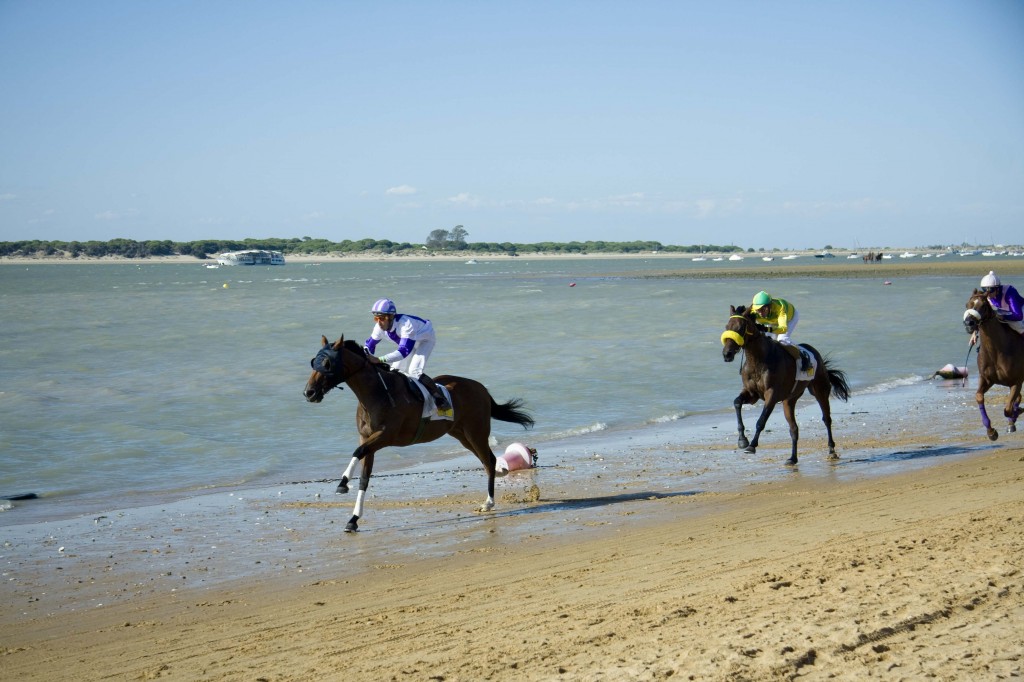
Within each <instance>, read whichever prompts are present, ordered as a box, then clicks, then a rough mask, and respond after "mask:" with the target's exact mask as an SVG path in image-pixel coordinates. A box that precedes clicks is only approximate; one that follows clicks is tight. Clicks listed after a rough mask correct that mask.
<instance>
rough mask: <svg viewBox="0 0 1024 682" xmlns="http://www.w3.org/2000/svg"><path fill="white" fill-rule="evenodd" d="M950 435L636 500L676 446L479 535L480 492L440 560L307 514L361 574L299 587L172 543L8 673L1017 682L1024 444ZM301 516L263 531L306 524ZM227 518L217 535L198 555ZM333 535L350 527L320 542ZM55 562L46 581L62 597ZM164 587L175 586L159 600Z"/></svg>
mask: <svg viewBox="0 0 1024 682" xmlns="http://www.w3.org/2000/svg"><path fill="white" fill-rule="evenodd" d="M906 416H907V421H913V415H906ZM858 418H859V417H858ZM947 421H948V423H947V424H945V425H944V428H943V429H942V431H941V433H939V432H935V433H931V434H930V435H929V433H928V432H927V430H926V429H917V430H916V431H914V430H913V429H912V430H911V431H908V430H907V428H905V427H904V426H902V425H900V424H898V423H896V422H895V421H893V425H892V426H890V427H886V428H879V427H878V425H877V424H872V423H868V425H867V428H865V429H863V430H862V431H860V432H859V433H856V434H853V433H850V426H849V425H847V426H846V427H845V428H844V432H843V434H842V439H841V444H840V451H841V453H844V456H845V457H846V458H847V460H849V458H850V457H856V456H857V455H856V454H855V453H863V452H870V451H876V450H878V449H883V450H888V451H890V452H896V453H905V452H912V451H915V450H916V449H922V448H923V449H924V450H922V451H929V450H928V449H929V448H930V452H932V454H938V453H940V452H942V451H943V450H955V449H957V448H956V447H953V446H954V445H955V444H956V443H958V442H963V443H966V448H960V450H961V451H962V454H961V455H959V456H952V457H935V459H936V460H937V461H938V463H934V464H930V465H928V466H925V467H922V468H917V469H914V470H910V471H907V472H906V473H899V474H894V475H882V476H844V475H836V476H835V477H831V476H828V475H807V474H808V473H810V472H811V471H812V470H819V469H821V468H825V467H826V465H825V464H824V463H823V460H824V457H823V456H822V453H821V452H820V443H815V442H813V441H814V439H815V438H817V439H820V436H815V435H810V434H808V435H805V437H804V438H802V439H801V442H802V443H806V445H805V449H804V450H803V451H804V455H803V457H802V459H801V468H803V469H805V471H804V472H803V473H801V472H799V470H798V471H797V472H794V474H793V475H792V476H788V477H783V478H782V479H776V480H774V481H771V482H755V483H751V484H749V485H743V486H739V487H737V488H736V489H734V490H729V491H718V492H712V491H705V492H700V491H688V490H679V491H675V492H674V493H671V492H663V493H649V492H645V491H652V490H655V489H656V488H657V486H656V485H655V483H656V482H655V481H651V480H646V479H645V476H646V475H647V474H646V473H645V472H646V471H648V465H649V464H650V462H651V460H649V459H645V457H650V458H662V459H664V458H665V457H666V455H667V454H670V453H667V452H666V449H665V448H642V449H640V450H638V454H636V455H634V457H637V459H636V462H635V465H634V466H631V467H629V468H628V469H626V468H624V467H623V468H622V470H620V471H618V472H609V473H608V474H604V475H602V476H594V475H591V474H588V475H585V476H584V475H582V474H581V473H580V472H579V471H577V472H576V474H574V475H569V476H564V477H563V478H562V479H561V483H559V484H557V485H550V484H548V485H542V486H541V491H542V492H540V493H539V494H533V495H531V494H529V493H530V492H531V491H525V490H524V491H523V492H524V494H523V495H521V496H520V497H519V499H516V498H515V497H514V496H513V497H511V498H510V496H509V494H508V493H505V494H504V495H501V494H500V493H499V500H498V512H497V513H494V514H489V515H474V514H472V513H470V512H469V509H470V505H471V504H472V503H474V502H479V494H478V493H479V491H478V489H477V487H478V484H479V482H478V481H474V484H473V486H472V489H471V490H465V491H462V493H458V491H455V492H456V494H455V495H453V496H452V497H451V498H449V497H448V496H447V495H445V496H439V497H438V499H436V500H433V501H432V502H431V501H425V502H422V503H421V504H424V505H429V504H433V505H435V507H436V509H435V510H434V512H433V513H434V514H435V515H437V516H438V518H439V520H438V521H437V522H436V523H438V524H443V525H446V526H448V527H449V529H448V532H447V534H446V535H444V536H443V538H444V543H445V547H444V548H443V549H444V551H442V552H439V553H437V555H436V556H430V555H429V554H419V555H416V554H410V553H408V552H403V551H398V550H399V547H397V546H395V547H387V546H381V545H380V544H379V543H380V540H381V538H383V537H385V535H387V537H391V538H395V537H399V538H404V539H401V540H398V541H397V542H400V543H402V544H403V545H406V546H415V545H416V544H417V543H424V544H426V543H429V542H430V540H429V539H427V540H425V539H423V538H422V537H421V534H420V533H419V532H418V531H419V530H420V529H412V528H409V529H407V530H410V531H416V532H401V531H402V530H403V529H401V528H400V529H399V532H392V533H390V534H386V533H383V532H375V530H374V529H375V528H379V527H380V526H381V524H382V523H383V519H382V514H383V510H384V509H387V505H385V504H384V503H383V502H382V501H381V502H373V503H372V508H373V510H374V511H373V517H372V518H370V517H368V521H367V523H366V524H365V525H364V530H363V532H360V533H358V534H344V533H341V532H340V527H341V524H342V523H343V522H344V519H345V518H346V517H347V513H348V511H349V510H350V506H349V505H351V499H346V501H345V503H344V504H341V503H335V502H327V501H323V502H315V503H308V504H305V505H301V506H303V507H304V509H303V511H309V512H310V513H309V515H307V516H305V517H302V516H301V515H300V516H296V517H294V518H293V519H292V521H291V522H290V524H286V525H288V528H287V529H278V530H276V531H274V532H275V533H285V530H287V533H285V534H286V535H287V534H290V535H289V537H290V538H291V540H290V541H289V542H290V543H291V544H292V546H294V547H295V549H296V551H297V552H298V551H299V550H300V547H301V546H303V545H304V544H305V543H311V544H312V545H314V546H315V547H316V548H317V550H316V555H317V556H320V557H324V556H327V557H330V556H335V557H337V556H343V555H344V554H345V553H346V551H352V552H358V553H359V556H360V557H363V560H362V561H360V562H340V561H336V562H335V563H333V564H332V563H331V562H330V561H326V560H325V561H324V562H322V564H321V565H319V566H313V565H310V566H309V570H307V571H305V572H304V569H303V568H302V566H303V563H305V562H309V561H310V559H309V558H306V557H303V558H302V559H301V561H293V562H291V563H290V564H289V565H288V570H282V571H277V572H276V573H272V574H271V573H269V572H266V573H263V574H258V575H252V576H248V577H243V578H239V579H236V580H233V581H229V582H226V583H216V584H212V585H211V586H208V587H204V588H201V589H200V588H196V587H195V586H194V584H193V582H190V581H186V580H183V578H185V577H186V576H185V575H181V576H179V575H177V571H179V570H182V571H184V570H187V569H182V568H181V567H182V566H183V565H185V564H189V560H188V558H189V557H191V567H193V568H195V569H196V570H200V567H201V565H202V558H203V556H204V552H205V553H209V552H211V551H212V550H210V549H209V547H208V545H207V546H204V545H203V543H204V542H206V543H209V542H211V540H210V539H208V538H207V536H206V535H204V536H203V538H204V539H196V540H194V541H189V542H180V543H179V545H180V546H176V547H174V548H171V549H170V550H165V551H167V552H168V554H169V555H170V556H168V557H165V558H164V560H165V561H167V562H169V563H167V564H166V565H165V566H171V568H170V570H166V574H167V575H166V577H164V578H163V580H164V581H165V583H164V584H161V585H160V587H159V589H148V590H146V589H136V590H135V593H134V594H132V595H131V596H130V598H128V599H123V600H120V601H115V602H114V603H110V604H107V605H105V606H98V605H97V606H94V607H92V608H77V609H70V610H60V609H58V610H57V612H56V613H53V614H47V613H42V612H40V611H39V610H35V609H33V607H32V604H30V603H29V602H32V601H33V599H35V600H36V601H39V600H40V599H41V602H40V603H44V602H45V601H46V600H47V599H50V598H52V595H50V596H44V595H39V596H38V597H36V598H32V597H28V598H26V596H25V595H24V594H23V593H21V592H19V593H18V603H15V604H11V603H8V604H7V605H5V606H4V607H3V611H2V612H0V615H2V617H0V627H2V632H3V635H2V647H0V670H2V671H3V678H4V679H10V680H14V679H18V680H54V679H64V680H96V679H126V680H141V679H165V678H166V679H179V680H324V679H345V680H403V679H408V680H446V681H450V680H626V679H629V680H634V679H636V680H663V679H684V680H789V679H801V680H804V679H806V680H826V679H827V680H865V679H885V680H920V679H938V680H968V679H970V680H981V679H985V680H996V679H1009V678H1019V677H1020V675H1021V673H1022V668H1024V657H1022V656H1024V654H1022V652H1024V628H1022V627H1021V624H1022V623H1024V447H1022V440H1021V439H1022V438H1024V435H1022V434H1020V433H1017V434H1004V435H1003V436H1001V438H1000V440H999V441H998V442H997V443H994V444H993V443H989V441H987V440H986V439H985V438H984V436H983V434H982V432H981V428H980V426H979V424H978V423H977V421H978V419H977V413H976V411H973V410H967V409H961V410H958V411H957V412H956V414H955V415H952V416H951V417H950V418H949V419H948V420H947ZM780 437H782V433H781V432H780V431H779V430H776V434H775V436H773V440H774V441H777V440H778V439H779V438H780ZM732 438H733V437H732V436H731V435H730V436H729V440H732ZM785 449H786V445H785V443H784V442H781V443H779V442H775V443H773V448H770V449H769V450H766V454H765V455H763V456H762V455H761V452H760V451H759V453H758V457H759V458H761V461H759V462H758V463H756V466H766V467H780V468H782V464H781V457H782V456H783V455H784V454H785ZM721 450H722V453H723V455H726V454H728V453H731V452H733V451H732V450H731V448H727V446H725V445H724V444H723V445H722V446H721ZM644 453H646V454H644ZM651 470H653V469H651ZM520 473H525V472H520ZM514 475H518V474H514ZM599 479H600V480H599ZM463 487H466V486H463ZM324 491H325V492H326V489H324ZM532 492H534V493H536V492H538V491H532ZM391 501H392V502H395V500H394V499H393V498H392V500H391ZM556 502H560V503H561V507H559V504H556ZM267 504H272V503H267ZM297 506H298V505H296V504H294V503H291V502H289V503H281V504H279V505H278V507H279V508H276V509H272V508H271V507H266V508H264V507H260V506H255V507H253V508H250V510H249V511H248V512H247V513H252V512H253V510H255V512H256V513H270V514H276V513H283V509H284V508H287V510H288V511H289V513H296V514H301V512H297V511H296V507H297ZM396 506H397V505H396ZM260 509H264V511H263V512H260ZM455 510H458V512H456V511H455ZM463 512H465V514H463ZM228 516H229V515H227V514H222V513H220V512H218V511H216V510H210V511H208V512H206V516H205V517H204V518H205V519H206V521H205V522H206V523H208V524H209V527H208V528H206V529H205V530H204V533H210V534H211V535H210V537H213V536H214V533H215V530H216V527H217V525H218V523H220V524H224V523H229V521H228ZM326 516H337V517H338V520H337V523H336V525H333V526H323V525H318V524H323V523H325V522H324V521H323V518H324V517H326ZM247 518H249V517H247ZM302 518H305V521H304V522H302V521H299V522H296V520H295V519H302ZM316 519H320V520H319V521H316ZM390 522H391V523H392V524H395V523H397V524H398V525H399V526H402V525H405V524H406V523H407V522H403V521H401V517H399V519H398V521H395V520H394V519H391V521H390ZM133 523H134V522H133ZM183 523H187V522H183ZM545 524H547V528H548V530H547V531H545V530H543V528H544V526H545ZM168 529H169V527H167V528H165V530H168ZM329 529H333V530H329ZM135 530H136V531H137V533H138V535H139V536H143V537H145V536H146V534H147V533H149V534H150V535H148V537H153V534H154V533H153V531H152V530H151V529H147V528H145V527H141V526H140V527H138V528H136V529H135ZM177 531H185V532H188V528H173V530H171V534H174V533H177ZM517 531H523V532H517ZM232 533H234V534H240V533H244V534H245V535H240V536H236V539H237V541H239V542H251V543H252V544H253V545H254V546H256V547H259V546H260V543H262V542H264V541H266V540H267V538H266V537H265V536H267V535H268V534H270V533H271V531H270V527H269V525H268V526H265V527H260V526H259V525H255V526H254V525H253V524H252V523H249V524H240V525H238V526H237V527H234V528H232ZM81 540H82V541H83V543H84V541H85V537H82V538H81ZM165 540H167V538H164V537H158V538H156V539H154V540H153V541H152V542H153V543H156V542H160V543H163V542H164V541H165ZM61 541H63V540H61ZM85 544H88V543H85ZM268 547H269V545H268ZM371 548H372V551H370V550H371ZM406 549H408V547H406ZM6 551H7V552H8V553H9V552H10V551H11V548H8V549H7V550H6ZM70 551H71V543H70V542H69V550H68V552H70ZM107 551H109V552H110V553H109V555H108V554H106V552H107ZM153 551H154V550H152V549H146V548H145V545H143V546H142V547H139V546H136V547H134V548H131V547H124V546H118V547H110V548H109V549H104V550H103V551H102V552H100V553H99V554H98V555H97V557H96V558H95V559H91V560H90V561H89V563H88V564H87V565H84V566H81V565H80V566H78V567H77V568H76V570H75V572H74V574H73V575H66V576H64V577H63V583H62V584H61V586H60V590H59V592H60V596H59V597H58V599H59V600H67V602H68V603H70V602H72V601H73V600H74V599H75V597H76V592H77V591H80V590H95V589H96V588H97V586H98V585H99V586H102V585H104V584H105V585H106V587H107V589H114V588H116V587H117V586H119V585H120V586H122V587H121V589H122V590H128V591H131V590H129V587H126V586H131V585H137V584H139V583H140V580H141V579H142V576H139V575H133V574H130V570H137V566H136V568H134V569H129V567H130V566H133V565H135V564H133V562H132V561H130V560H129V557H128V554H130V553H132V552H141V553H151V552H153ZM268 551H269V550H268ZM57 552H58V548H56V547H53V551H52V553H51V556H52V557H54V558H53V559H52V561H51V563H49V564H47V563H42V564H40V565H39V566H38V567H37V568H36V569H35V570H36V572H37V573H38V575H39V576H40V577H39V581H40V584H41V585H42V584H44V583H46V582H47V580H48V581H49V584H50V585H49V588H50V589H52V588H53V582H54V580H53V578H52V576H53V575H54V574H56V572H57V569H58V566H60V565H61V562H60V561H59V560H58V559H57V558H56V557H58V556H60V555H59V554H57ZM183 558H185V560H184V561H182V559H183ZM250 560H251V559H250ZM153 561H155V562H157V563H155V564H153V566H157V565H159V563H158V562H159V559H158V558H153ZM264 561H265V563H264V564H263V565H267V564H270V563H273V561H271V557H269V556H268V557H265V558H264ZM314 561H315V559H314ZM174 562H176V563H174ZM172 563H173V564H174V565H173V566H172ZM257 563H258V562H257ZM67 565H68V566H69V568H70V564H67ZM342 566H344V567H345V568H341V567H342ZM66 572H67V573H69V574H70V573H71V571H70V570H68V571H66ZM46 574H49V575H50V576H51V577H50V578H46V577H45V575H46ZM172 574H173V575H172ZM5 575H8V574H7V573H5ZM187 577H188V578H190V580H191V579H193V578H194V577H195V574H194V573H191V572H189V575H188V576H187ZM11 579H12V578H10V577H5V580H11ZM148 579H149V580H153V578H152V577H150V578H148ZM173 580H178V584H179V585H180V587H176V588H173V589H172V588H168V587H166V584H168V583H170V582H171V581H173ZM190 585H192V587H189V586H190ZM39 589H41V590H42V589H44V588H43V587H40V588H39ZM10 594H13V592H11V593H10Z"/></svg>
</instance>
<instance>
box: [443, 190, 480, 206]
mask: <svg viewBox="0 0 1024 682" xmlns="http://www.w3.org/2000/svg"><path fill="white" fill-rule="evenodd" d="M448 203H449V204H455V205H456V206H466V207H470V208H473V207H476V206H480V204H481V203H483V202H481V201H480V199H478V198H477V197H474V196H473V195H472V194H469V193H468V192H459V193H458V194H456V195H455V196H453V197H448Z"/></svg>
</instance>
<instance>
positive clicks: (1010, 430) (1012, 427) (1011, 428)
mask: <svg viewBox="0 0 1024 682" xmlns="http://www.w3.org/2000/svg"><path fill="white" fill-rule="evenodd" d="M1006 432H1007V433H1016V432H1017V425H1016V424H1010V426H1009V428H1007V429H1006Z"/></svg>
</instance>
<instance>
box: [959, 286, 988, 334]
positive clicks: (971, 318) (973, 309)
mask: <svg viewBox="0 0 1024 682" xmlns="http://www.w3.org/2000/svg"><path fill="white" fill-rule="evenodd" d="M975 301H981V302H982V305H981V306H980V307H981V308H986V307H987V308H988V312H989V313H990V314H989V315H983V314H982V312H981V311H980V310H978V307H979V306H978V305H977V304H976V303H974V302H975ZM968 303H972V304H973V305H971V306H970V307H969V308H968V309H967V310H965V311H964V327H966V328H967V331H969V332H973V331H975V330H976V329H977V328H978V326H979V325H981V323H982V322H984V321H985V320H987V319H989V318H991V317H992V315H991V312H992V304H990V303H989V302H988V297H987V296H985V295H984V294H978V295H977V296H972V297H971V300H970V301H968Z"/></svg>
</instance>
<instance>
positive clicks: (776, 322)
mask: <svg viewBox="0 0 1024 682" xmlns="http://www.w3.org/2000/svg"><path fill="white" fill-rule="evenodd" d="M750 309H751V310H753V311H754V317H755V319H756V321H757V323H758V324H761V325H764V326H765V327H767V328H768V333H770V334H772V335H773V336H774V338H775V340H776V341H778V342H779V343H781V344H783V345H784V346H791V345H793V341H792V335H793V332H794V331H795V330H796V323H797V322H798V321H799V319H800V316H799V315H798V314H797V312H796V307H794V306H793V304H792V303H790V302H789V301H787V300H785V299H781V298H772V297H771V296H770V295H769V294H768V292H767V291H759V292H757V294H755V295H754V301H753V302H752V303H751V304H750Z"/></svg>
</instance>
